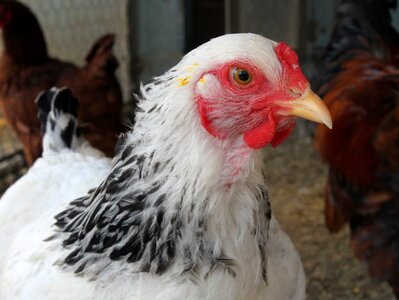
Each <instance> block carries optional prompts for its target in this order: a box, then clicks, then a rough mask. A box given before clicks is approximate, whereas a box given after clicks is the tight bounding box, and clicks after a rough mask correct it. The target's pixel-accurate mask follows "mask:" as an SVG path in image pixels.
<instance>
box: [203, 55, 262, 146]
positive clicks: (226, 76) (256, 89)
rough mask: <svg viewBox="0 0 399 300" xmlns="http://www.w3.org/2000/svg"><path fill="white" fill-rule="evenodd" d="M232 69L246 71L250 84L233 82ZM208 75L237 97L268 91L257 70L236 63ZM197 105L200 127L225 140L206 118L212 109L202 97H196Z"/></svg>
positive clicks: (223, 135) (221, 133)
mask: <svg viewBox="0 0 399 300" xmlns="http://www.w3.org/2000/svg"><path fill="white" fill-rule="evenodd" d="M232 68H242V69H245V70H248V71H249V72H250V74H251V76H252V80H251V82H249V83H248V84H245V85H242V84H239V83H237V82H235V81H234V80H233V79H232V78H231V76H230V73H231V69H232ZM208 74H212V75H215V76H216V77H217V78H218V79H219V81H220V83H221V84H222V86H223V87H225V88H227V89H229V90H231V91H233V92H234V94H236V95H237V96H240V95H241V96H242V95H247V94H257V93H258V94H259V93H262V90H267V89H270V87H269V85H270V84H269V82H268V81H267V80H266V78H265V77H264V75H263V74H262V73H261V72H259V70H257V69H256V68H254V67H252V66H250V65H248V64H243V63H241V62H238V61H231V62H229V63H228V64H225V65H223V66H221V67H220V68H216V69H215V70H213V71H211V72H208ZM259 82H262V84H259ZM197 103H198V110H199V114H200V118H201V123H202V126H203V127H204V128H205V129H206V130H207V131H208V133H210V134H211V135H213V136H214V137H217V138H219V139H225V138H226V135H227V134H226V133H224V132H222V131H221V130H218V129H217V128H215V127H214V126H213V125H212V122H211V121H210V120H209V118H208V115H209V113H210V112H211V110H212V108H210V107H209V106H208V105H207V104H206V100H205V99H203V98H202V96H200V95H198V96H197ZM226 105H229V103H228V102H226Z"/></svg>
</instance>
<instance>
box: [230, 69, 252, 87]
mask: <svg viewBox="0 0 399 300" xmlns="http://www.w3.org/2000/svg"><path fill="white" fill-rule="evenodd" d="M231 76H232V77H233V79H234V81H235V82H237V83H238V84H242V85H245V84H248V83H250V82H251V80H252V76H251V74H250V73H249V72H248V71H247V70H245V69H242V68H233V69H232V70H231Z"/></svg>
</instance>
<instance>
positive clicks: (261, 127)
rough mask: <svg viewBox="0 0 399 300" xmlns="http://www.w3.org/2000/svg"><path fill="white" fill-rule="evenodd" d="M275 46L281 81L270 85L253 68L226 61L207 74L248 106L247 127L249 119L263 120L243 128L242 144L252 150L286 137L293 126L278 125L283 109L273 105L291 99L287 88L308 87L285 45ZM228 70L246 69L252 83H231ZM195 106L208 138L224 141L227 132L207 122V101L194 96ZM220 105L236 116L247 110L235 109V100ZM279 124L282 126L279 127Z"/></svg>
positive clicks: (293, 54) (263, 76) (282, 118)
mask: <svg viewBox="0 0 399 300" xmlns="http://www.w3.org/2000/svg"><path fill="white" fill-rule="evenodd" d="M279 46H280V47H279ZM279 46H277V47H276V49H277V50H276V51H278V52H276V55H277V56H278V57H279V59H280V60H282V61H283V62H282V65H283V73H284V76H282V78H281V80H284V81H283V82H278V83H272V82H270V81H269V80H268V79H267V78H265V75H264V74H263V73H262V72H260V71H259V70H258V69H257V68H255V67H254V66H251V65H249V64H246V63H242V62H238V61H232V62H229V63H227V64H225V65H223V66H221V67H219V68H216V69H214V70H213V71H210V72H208V74H212V75H214V76H216V77H217V78H218V80H219V82H220V83H221V85H222V87H223V88H226V89H228V90H229V91H230V92H232V93H233V95H236V96H237V97H238V98H239V99H245V103H242V105H243V106H244V105H250V106H251V107H250V109H251V111H252V112H251V114H250V115H249V116H243V117H246V118H248V124H251V122H252V123H253V120H261V119H263V120H264V121H261V123H259V122H257V123H253V126H252V125H251V126H252V128H249V129H248V128H246V129H245V128H243V132H242V134H243V137H244V141H245V143H246V144H247V146H248V147H250V148H252V149H261V148H264V147H266V146H267V145H269V144H271V145H272V146H273V147H276V146H278V145H279V144H280V143H282V142H283V141H284V140H285V139H286V138H287V137H288V136H289V134H290V133H291V131H292V129H293V128H294V126H295V123H294V122H293V121H289V120H288V121H287V120H285V121H286V122H282V121H283V120H284V119H287V117H283V116H281V114H277V111H279V112H281V111H282V110H283V109H284V108H282V107H279V106H278V104H277V103H278V102H279V101H284V100H289V99H290V98H293V97H292V95H291V94H290V93H289V90H290V89H289V87H291V86H292V87H294V88H295V90H296V91H300V92H303V91H304V90H305V88H306V87H307V86H308V82H307V80H306V78H305V77H304V75H303V74H302V71H301V69H300V68H299V66H298V65H297V62H298V60H297V57H296V54H295V52H293V50H292V49H291V48H289V47H288V46H287V45H285V44H279ZM232 68H242V69H246V70H248V71H249V72H250V74H251V76H252V81H251V82H250V83H248V84H246V85H243V84H239V83H237V82H235V81H234V79H233V78H232V76H231V69H232ZM291 76H292V77H293V79H292V78H291ZM295 80H296V81H295ZM236 99H237V98H236ZM208 100H209V99H208ZM197 103H198V110H199V114H200V118H201V123H202V126H203V127H204V128H205V129H206V130H207V131H208V132H209V133H210V134H211V135H212V136H214V137H216V138H219V139H222V140H223V139H225V138H226V137H227V136H228V132H225V131H226V129H224V130H222V129H220V128H217V127H215V126H214V125H213V124H212V120H210V119H209V115H210V113H211V112H212V109H214V108H213V107H210V105H208V103H209V102H208V101H207V99H204V98H203V97H202V96H201V95H198V96H197ZM224 104H225V105H226V106H229V105H230V106H231V105H234V106H236V107H237V113H239V112H240V111H243V112H244V111H247V110H246V109H245V108H244V107H243V106H241V107H239V105H238V106H237V102H236V100H229V99H225V103H224ZM221 109H223V107H222V108H221ZM259 116H262V118H259ZM226 117H232V115H230V116H228V115H227V114H226ZM233 117H236V118H237V115H233ZM238 117H240V116H238ZM254 117H255V118H254ZM279 124H285V125H284V126H283V127H282V126H279Z"/></svg>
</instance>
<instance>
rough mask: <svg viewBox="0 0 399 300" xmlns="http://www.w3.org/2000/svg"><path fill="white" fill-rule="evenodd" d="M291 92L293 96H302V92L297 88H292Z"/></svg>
mask: <svg viewBox="0 0 399 300" xmlns="http://www.w3.org/2000/svg"><path fill="white" fill-rule="evenodd" d="M289 93H290V94H291V96H292V97H295V98H299V97H301V96H302V93H301V92H300V91H299V90H298V89H297V88H290V89H289Z"/></svg>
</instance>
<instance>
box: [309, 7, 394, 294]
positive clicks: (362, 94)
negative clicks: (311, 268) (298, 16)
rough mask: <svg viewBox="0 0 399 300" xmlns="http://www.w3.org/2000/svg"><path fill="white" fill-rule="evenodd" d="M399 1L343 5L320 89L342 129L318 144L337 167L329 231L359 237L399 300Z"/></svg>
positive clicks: (330, 188)
mask: <svg viewBox="0 0 399 300" xmlns="http://www.w3.org/2000/svg"><path fill="white" fill-rule="evenodd" d="M395 7H396V1H394V0H343V1H341V2H340V6H339V10H338V18H337V23H336V25H335V28H334V31H333V35H332V38H331V41H330V43H329V45H328V47H327V48H326V50H325V52H324V55H323V63H322V64H321V66H319V70H320V74H317V79H318V81H317V82H316V84H315V85H314V87H316V90H318V92H319V94H321V95H322V96H323V98H324V100H325V102H326V104H327V106H328V108H329V109H330V111H331V114H332V118H333V124H334V129H333V130H332V131H330V130H325V129H324V128H323V127H319V128H318V130H317V133H316V144H317V147H318V149H319V151H320V153H321V155H322V157H323V158H324V159H325V160H326V161H327V162H328V164H329V176H328V181H327V187H326V195H325V196H326V197H325V203H326V207H325V218H326V224H327V227H328V228H329V229H330V230H331V231H332V232H336V231H338V230H340V229H341V228H342V227H343V226H344V225H345V223H349V226H350V230H351V244H352V246H353V249H354V251H355V255H356V257H358V258H359V259H361V260H363V261H364V262H366V263H367V266H368V270H369V272H370V274H371V275H372V276H374V277H376V278H379V279H382V280H386V281H388V282H389V284H390V285H391V287H392V288H393V290H394V292H395V294H396V297H397V298H399V105H398V104H399V56H398V54H399V52H398V50H399V35H398V33H397V32H396V31H395V29H394V28H393V27H392V25H391V18H390V10H391V9H393V8H395Z"/></svg>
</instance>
